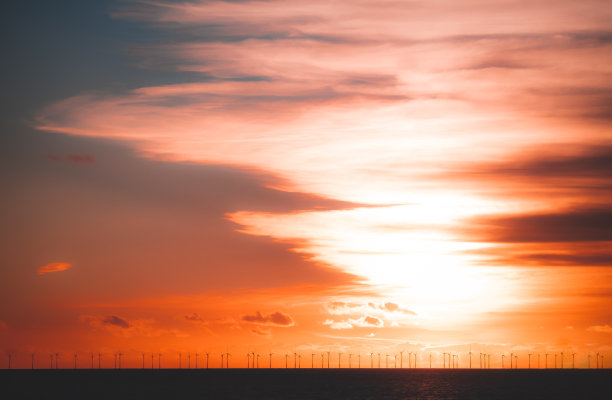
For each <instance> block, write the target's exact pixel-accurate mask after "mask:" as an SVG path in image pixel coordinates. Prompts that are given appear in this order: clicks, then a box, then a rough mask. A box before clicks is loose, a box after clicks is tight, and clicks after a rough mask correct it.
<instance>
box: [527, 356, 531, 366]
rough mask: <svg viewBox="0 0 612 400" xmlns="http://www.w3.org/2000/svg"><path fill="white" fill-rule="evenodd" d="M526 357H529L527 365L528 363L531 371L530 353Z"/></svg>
mask: <svg viewBox="0 0 612 400" xmlns="http://www.w3.org/2000/svg"><path fill="white" fill-rule="evenodd" d="M527 356H528V357H529V363H528V365H529V367H528V368H529V369H531V353H529V354H527Z"/></svg>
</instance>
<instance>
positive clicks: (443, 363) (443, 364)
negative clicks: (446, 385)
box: [442, 353, 446, 368]
mask: <svg viewBox="0 0 612 400" xmlns="http://www.w3.org/2000/svg"><path fill="white" fill-rule="evenodd" d="M442 368H446V353H442Z"/></svg>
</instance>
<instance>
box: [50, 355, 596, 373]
mask: <svg viewBox="0 0 612 400" xmlns="http://www.w3.org/2000/svg"><path fill="white" fill-rule="evenodd" d="M597 354H599V353H597ZM58 360H59V353H55V369H57V361H58Z"/></svg>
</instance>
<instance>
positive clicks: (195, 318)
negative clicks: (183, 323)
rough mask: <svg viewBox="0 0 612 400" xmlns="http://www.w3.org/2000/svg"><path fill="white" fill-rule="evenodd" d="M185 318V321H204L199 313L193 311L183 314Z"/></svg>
mask: <svg viewBox="0 0 612 400" xmlns="http://www.w3.org/2000/svg"><path fill="white" fill-rule="evenodd" d="M185 319H186V320H187V321H194V322H195V321H198V322H202V321H204V320H203V319H202V317H201V316H200V314H198V313H195V312H194V313H191V314H190V315H185Z"/></svg>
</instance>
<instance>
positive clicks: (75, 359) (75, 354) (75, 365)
mask: <svg viewBox="0 0 612 400" xmlns="http://www.w3.org/2000/svg"><path fill="white" fill-rule="evenodd" d="M74 369H77V353H74Z"/></svg>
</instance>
